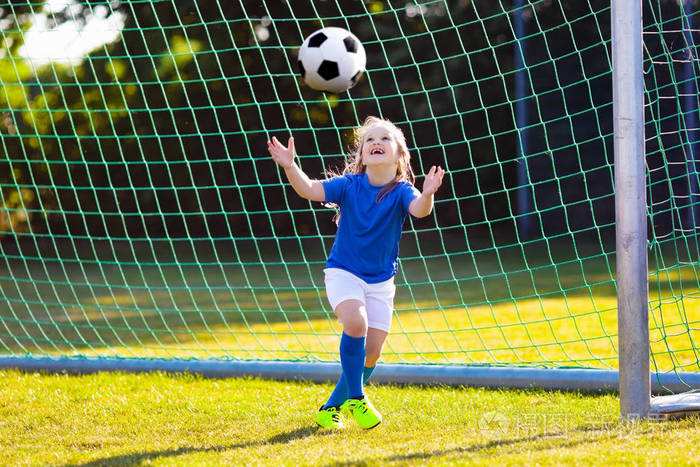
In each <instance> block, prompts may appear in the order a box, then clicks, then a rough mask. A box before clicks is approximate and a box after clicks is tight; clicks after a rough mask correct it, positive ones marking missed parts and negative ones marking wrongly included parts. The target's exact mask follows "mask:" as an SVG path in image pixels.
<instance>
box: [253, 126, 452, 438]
mask: <svg viewBox="0 0 700 467" xmlns="http://www.w3.org/2000/svg"><path fill="white" fill-rule="evenodd" d="M267 149H268V151H269V152H270V155H271V156H272V159H273V160H274V161H275V162H276V163H277V165H279V166H280V167H281V168H282V169H284V172H285V174H286V175H287V178H288V179H289V183H290V184H291V185H292V188H294V191H296V192H297V194H298V195H299V196H301V197H302V198H306V199H308V200H311V201H320V202H324V203H333V204H335V205H337V206H338V207H339V208H340V217H339V219H338V232H337V234H336V237H335V242H334V243H333V248H332V249H331V253H330V255H329V257H328V261H327V263H326V269H324V273H325V284H326V293H327V295H328V301H329V302H330V304H331V306H332V307H333V311H334V312H335V314H336V316H337V317H338V321H339V322H340V324H341V325H342V326H343V334H342V336H341V338H340V364H341V367H342V369H343V371H342V373H341V375H340V379H339V380H338V384H337V385H336V387H335V390H334V391H333V393H332V394H331V396H330V398H329V399H328V401H327V402H326V403H325V404H324V405H323V406H321V409H320V410H319V411H318V413H317V414H316V423H317V424H318V425H320V426H321V427H324V428H342V427H343V421H342V418H341V413H349V414H350V415H352V418H353V419H354V420H355V421H356V422H357V423H358V425H360V426H361V427H362V428H366V429H367V428H373V427H375V426H377V425H378V424H379V423H381V421H382V416H381V414H380V413H379V412H378V411H377V409H375V408H374V406H373V405H372V404H371V403H370V402H369V400H368V399H367V397H366V396H365V394H364V389H363V384H364V383H366V382H367V380H368V379H369V376H370V375H371V373H372V371H373V370H374V367H375V365H376V363H377V360H378V359H379V355H380V354H381V350H382V346H383V345H384V340H385V339H386V336H387V334H388V332H389V327H390V325H391V315H392V311H393V308H394V293H395V290H396V288H395V286H394V275H395V274H396V268H397V257H398V252H399V238H400V236H401V229H402V225H403V223H404V221H405V220H406V216H407V214H408V213H410V214H411V215H413V216H415V217H425V216H427V215H428V214H430V213H431V211H432V209H433V195H434V194H435V192H436V191H437V189H438V188H439V187H440V185H441V184H442V177H443V175H444V174H445V171H444V170H443V169H442V168H440V167H435V166H433V167H431V168H430V171H429V172H428V174H427V175H426V176H425V181H424V182H423V192H422V193H421V192H419V191H418V190H417V189H416V188H415V187H414V186H413V182H414V180H415V176H414V175H413V170H412V169H411V161H410V154H409V152H408V147H407V145H406V138H405V137H404V135H403V132H402V131H401V130H400V129H399V128H397V127H396V126H395V125H394V124H393V123H391V122H390V121H388V120H383V119H380V118H376V117H368V118H367V119H366V120H365V121H364V123H363V124H362V126H361V127H359V128H358V129H356V131H355V140H354V150H353V153H352V154H351V160H350V162H349V163H348V164H347V165H346V167H345V170H344V171H343V174H342V175H340V176H336V177H332V178H329V179H326V180H311V179H310V178H309V177H308V176H307V175H306V174H305V173H304V172H303V171H302V170H301V168H299V166H298V165H296V164H295V162H294V157H295V156H296V151H295V148H294V138H292V137H290V138H289V143H288V146H284V145H283V144H282V143H280V142H279V141H278V140H277V138H275V137H273V138H272V141H268V142H267Z"/></svg>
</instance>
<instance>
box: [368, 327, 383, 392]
mask: <svg viewBox="0 0 700 467" xmlns="http://www.w3.org/2000/svg"><path fill="white" fill-rule="evenodd" d="M388 335H389V333H388V332H386V331H382V330H381V329H375V328H368V329H367V341H366V343H365V351H366V354H367V355H366V357H365V369H367V368H374V367H375V366H376V365H377V360H379V356H380V355H381V354H382V347H383V346H384V341H385V340H386V336H388ZM365 382H366V381H365Z"/></svg>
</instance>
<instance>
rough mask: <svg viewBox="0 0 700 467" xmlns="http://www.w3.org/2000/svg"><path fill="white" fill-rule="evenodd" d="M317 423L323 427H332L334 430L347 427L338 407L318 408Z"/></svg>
mask: <svg viewBox="0 0 700 467" xmlns="http://www.w3.org/2000/svg"><path fill="white" fill-rule="evenodd" d="M316 425H318V426H320V427H321V428H330V429H333V430H341V429H343V428H345V425H344V424H343V419H342V417H341V415H340V410H338V407H326V408H323V406H322V407H321V408H320V409H318V412H316Z"/></svg>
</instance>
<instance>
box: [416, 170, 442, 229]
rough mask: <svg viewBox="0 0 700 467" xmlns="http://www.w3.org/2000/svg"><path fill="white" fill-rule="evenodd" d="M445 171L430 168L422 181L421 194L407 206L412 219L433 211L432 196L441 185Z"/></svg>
mask: <svg viewBox="0 0 700 467" xmlns="http://www.w3.org/2000/svg"><path fill="white" fill-rule="evenodd" d="M443 175H445V170H444V169H443V168H442V167H435V166H432V167H431V168H430V170H429V171H428V173H427V174H425V180H424V181H423V192H422V193H421V195H420V196H419V197H418V198H416V199H414V200H413V201H411V204H409V205H408V212H410V213H411V215H412V216H414V217H425V216H427V215H428V214H430V213H431V212H432V211H433V197H434V196H433V195H435V192H436V191H437V190H438V188H440V185H442V177H443Z"/></svg>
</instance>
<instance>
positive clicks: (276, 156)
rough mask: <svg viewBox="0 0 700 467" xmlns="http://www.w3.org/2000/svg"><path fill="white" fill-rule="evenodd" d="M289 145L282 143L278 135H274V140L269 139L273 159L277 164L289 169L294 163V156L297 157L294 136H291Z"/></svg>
mask: <svg viewBox="0 0 700 467" xmlns="http://www.w3.org/2000/svg"><path fill="white" fill-rule="evenodd" d="M288 144H289V147H287V146H285V145H284V144H282V143H280V142H279V140H278V139H277V138H276V137H274V136H273V137H272V140H271V141H270V140H268V141H267V150H268V152H269V153H270V155H271V156H272V160H273V161H275V163H276V164H277V165H279V166H280V167H282V168H283V169H288V168H289V167H291V166H292V164H294V157H296V155H297V152H296V149H295V148H294V137H293V136H290V137H289V142H288Z"/></svg>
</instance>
